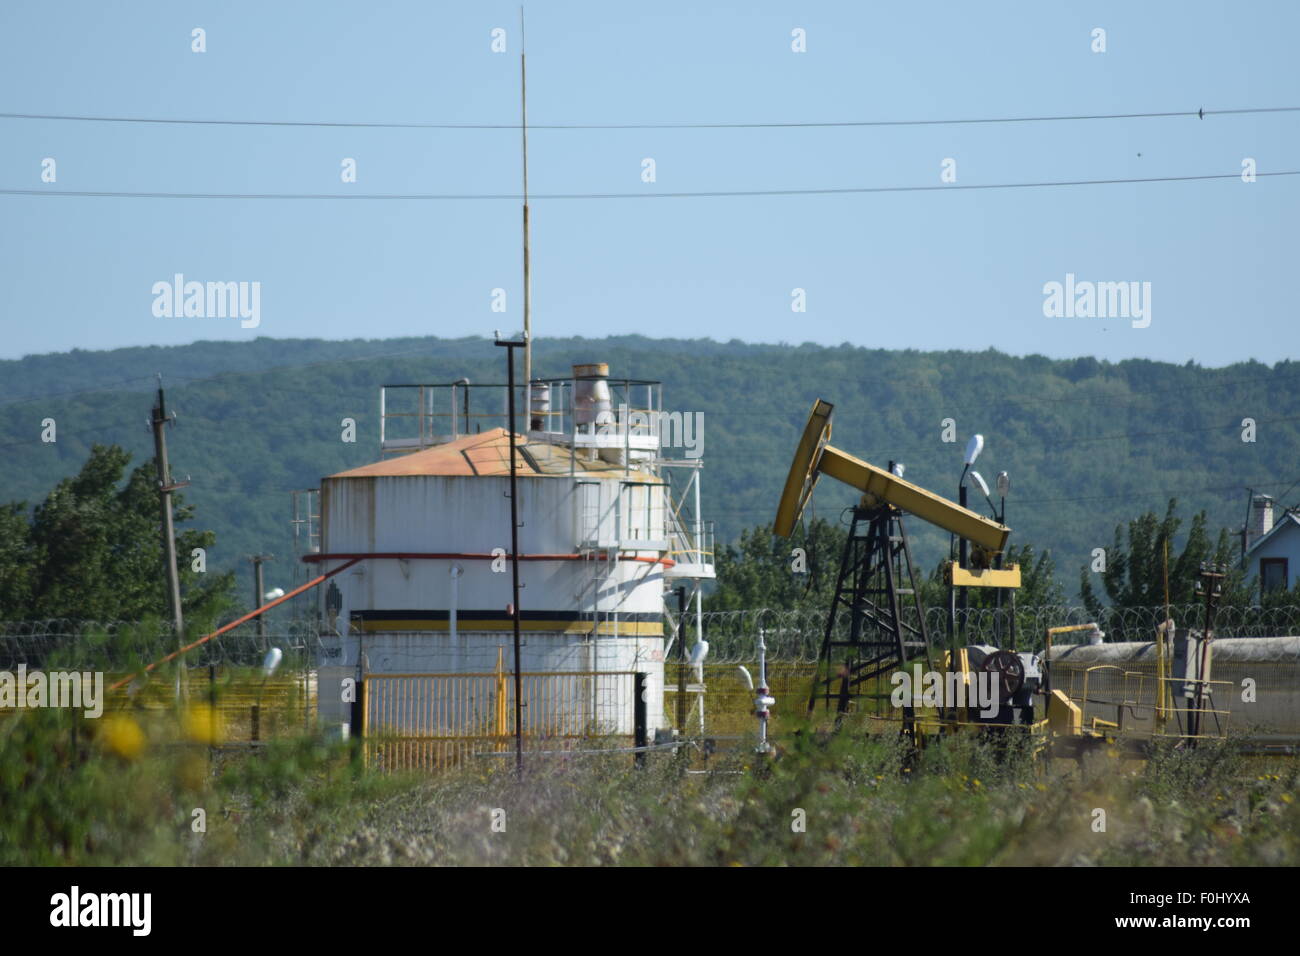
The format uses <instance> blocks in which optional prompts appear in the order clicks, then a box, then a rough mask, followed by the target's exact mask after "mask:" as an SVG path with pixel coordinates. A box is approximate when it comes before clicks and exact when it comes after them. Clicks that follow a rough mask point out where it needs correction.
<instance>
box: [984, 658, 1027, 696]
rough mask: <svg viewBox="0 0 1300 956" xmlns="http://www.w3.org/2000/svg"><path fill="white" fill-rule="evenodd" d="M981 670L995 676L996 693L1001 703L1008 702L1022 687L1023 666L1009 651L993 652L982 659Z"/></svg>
mask: <svg viewBox="0 0 1300 956" xmlns="http://www.w3.org/2000/svg"><path fill="white" fill-rule="evenodd" d="M981 670H984V671H987V672H988V673H990V674H994V675H996V676H997V680H998V691H999V692H1000V693H1001V695H1002V700H1003V702H1007V701H1009V700H1010V699H1011V698H1012V697H1013V696H1014V695H1015V693H1016V691H1018V690H1020V688H1021V687H1023V686H1024V683H1025V665H1024V662H1023V661H1021V660H1020V657H1019V656H1018V655H1016V654H1013V653H1012V652H1011V651H995V652H994V653H992V654H990V655H989V656H988V657H986V658H984V664H983V666H982V667H981Z"/></svg>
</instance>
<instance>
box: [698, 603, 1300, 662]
mask: <svg viewBox="0 0 1300 956" xmlns="http://www.w3.org/2000/svg"><path fill="white" fill-rule="evenodd" d="M1166 616H1168V617H1169V618H1170V619H1172V620H1173V621H1174V623H1175V624H1176V625H1177V626H1178V627H1179V628H1180V629H1188V628H1190V629H1192V630H1198V629H1199V628H1200V627H1201V626H1202V624H1203V621H1204V616H1205V606H1204V605H1203V604H1199V603H1197V604H1177V605H1170V606H1169V607H1168V608H1166V607H1165V606H1164V605H1155V606H1151V607H1118V608H1100V609H1089V608H1087V607H1083V606H1081V605H1063V604H1061V605H1038V606H1024V607H1018V608H1015V609H1014V610H1012V609H1011V608H1007V607H1004V608H968V609H964V610H963V609H958V610H957V612H956V613H955V615H954V616H953V624H955V627H956V630H957V633H958V635H959V637H960V641H961V643H962V644H992V645H996V646H999V647H1002V646H1007V644H1008V643H1009V641H1010V639H1011V635H1012V625H1013V624H1014V627H1015V632H1014V633H1015V643H1016V646H1017V647H1018V648H1020V649H1022V650H1040V649H1042V647H1043V646H1044V645H1045V643H1046V638H1047V629H1048V628H1053V627H1066V626H1078V625H1086V624H1094V623H1095V624H1096V625H1097V628H1098V630H1100V631H1101V632H1102V634H1103V635H1104V640H1105V641H1106V642H1107V643H1117V642H1123V641H1139V642H1145V641H1150V640H1152V639H1153V637H1154V635H1155V633H1156V628H1157V627H1159V626H1160V625H1161V624H1162V623H1163V622H1164V621H1165V619H1166ZM826 620H827V615H826V612H825V611H824V610H819V609H816V608H800V609H781V608H755V609H750V610H729V611H705V612H704V613H703V632H704V639H705V640H706V641H708V643H709V650H708V660H709V661H710V662H712V663H718V664H741V663H749V662H752V661H754V660H756V658H757V646H758V638H759V636H760V635H761V636H762V638H763V640H764V643H765V644H766V645H767V659H768V660H770V661H784V662H790V663H800V662H802V663H814V662H816V660H817V657H818V654H819V652H820V649H821V646H822V643H823V641H824V639H825V636H826ZM904 620H906V621H908V622H909V623H911V624H913V625H915V623H916V620H915V613H914V612H912V611H911V609H907V612H905V614H904ZM925 626H926V632H927V634H928V636H929V639H930V644H931V646H932V647H942V646H946V645H947V643H948V635H949V628H950V622H949V612H948V610H947V609H946V608H941V607H937V608H928V609H926V612H925ZM851 627H852V622H851V616H850V615H849V614H847V613H840V614H837V615H836V620H835V627H834V630H833V634H832V636H833V638H834V639H835V640H837V641H839V640H847V639H848V638H849V637H850V630H851ZM1213 632H1214V635H1215V636H1216V637H1219V638H1230V637H1291V636H1295V635H1300V606H1297V605H1285V606H1278V607H1241V606H1235V607H1233V606H1230V607H1220V608H1218V609H1217V610H1216V612H1215V617H1214V627H1213ZM1088 639H1089V633H1088V631H1075V632H1072V633H1066V634H1059V635H1056V636H1055V637H1054V639H1053V643H1054V644H1076V643H1081V642H1084V641H1087V640H1088Z"/></svg>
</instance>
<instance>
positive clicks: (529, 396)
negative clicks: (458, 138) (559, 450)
mask: <svg viewBox="0 0 1300 956" xmlns="http://www.w3.org/2000/svg"><path fill="white" fill-rule="evenodd" d="M519 110H520V129H521V130H522V133H523V152H524V164H523V165H524V343H523V344H524V428H525V429H528V428H531V427H532V420H533V418H532V415H533V327H532V301H533V282H532V277H531V273H530V262H529V235H528V233H529V229H528V53H527V50H526V45H525V40H524V8H523V7H522V6H521V7H520V8H519ZM497 344H498V345H499V344H500V343H499V342H498V343H497ZM510 354H511V356H512V358H511V360H510V365H511V368H512V369H513V368H514V358H513V356H514V353H513V352H511V353H510ZM510 393H511V395H513V394H514V387H513V386H512V387H511V389H510ZM513 423H514V416H513V415H511V428H512V429H513V428H514V424H513Z"/></svg>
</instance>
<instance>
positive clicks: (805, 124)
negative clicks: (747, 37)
mask: <svg viewBox="0 0 1300 956" xmlns="http://www.w3.org/2000/svg"><path fill="white" fill-rule="evenodd" d="M1295 112H1300V106H1263V107H1248V108H1242V109H1223V110H1207V109H1195V110H1166V111H1163V112H1154V113H1074V114H1065V115H1060V116H984V117H963V118H960V119H911V120H830V121H824V122H819V121H796V122H761V123H529V124H528V128H529V129H553V130H606V129H607V130H621V129H628V130H632V129H844V128H867V127H890V126H970V125H980V124H994V123H1064V122H1080V121H1093V120H1127V119H1170V118H1178V117H1181V118H1184V119H1189V118H1192V117H1195V118H1198V119H1204V118H1205V117H1207V116H1243V115H1247V114H1262V113H1295ZM0 119H17V120H53V121H56V122H79V123H137V124H147V125H161V126H286V127H309V128H318V129H446V130H476V129H478V130H518V129H521V128H522V127H521V126H520V124H518V123H352V122H326V121H299V120H232V119H171V118H162V117H148V116H76V115H69V114H63V113H0Z"/></svg>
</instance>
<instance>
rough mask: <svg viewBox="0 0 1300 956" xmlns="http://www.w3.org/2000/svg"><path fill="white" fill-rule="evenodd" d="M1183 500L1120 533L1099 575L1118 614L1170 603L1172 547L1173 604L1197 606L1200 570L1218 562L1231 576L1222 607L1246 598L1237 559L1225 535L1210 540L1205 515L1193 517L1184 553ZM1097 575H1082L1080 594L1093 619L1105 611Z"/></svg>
mask: <svg viewBox="0 0 1300 956" xmlns="http://www.w3.org/2000/svg"><path fill="white" fill-rule="evenodd" d="M1177 510H1178V499H1176V498H1170V499H1169V506H1168V507H1167V508H1166V509H1165V514H1164V517H1163V518H1161V517H1159V516H1158V515H1157V514H1156V512H1154V511H1148V512H1146V513H1145V514H1142V515H1139V516H1138V517H1136V518H1134V519H1132V520H1131V521H1129V522H1128V524H1127V526H1125V525H1118V526H1116V528H1115V537H1114V541H1113V543H1112V544H1111V546H1110V547H1109V548H1107V549H1106V553H1105V562H1106V565H1105V570H1104V571H1102V572H1101V573H1100V577H1101V585H1102V589H1103V591H1104V592H1105V598H1106V600H1107V601H1108V602H1109V604H1110V605H1111V606H1112V607H1114V608H1121V609H1122V608H1135V607H1154V606H1156V605H1160V604H1164V603H1165V561H1166V559H1165V551H1166V547H1168V572H1169V577H1168V581H1169V603H1170V604H1185V603H1189V602H1192V601H1195V600H1196V581H1197V575H1198V572H1199V570H1200V567H1201V564H1202V563H1204V562H1213V563H1218V564H1222V565H1225V566H1228V567H1230V568H1231V570H1230V571H1229V573H1228V577H1227V579H1226V580H1225V581H1224V599H1223V603H1241V602H1243V601H1244V600H1245V599H1246V598H1245V595H1246V589H1245V587H1244V582H1243V574H1242V572H1241V570H1240V569H1239V568H1238V567H1237V565H1236V563H1235V561H1234V560H1233V559H1234V554H1233V548H1232V543H1231V539H1230V538H1229V536H1228V532H1227V530H1226V529H1222V530H1220V531H1219V534H1218V537H1217V539H1215V540H1213V541H1212V540H1211V539H1210V534H1209V531H1208V519H1207V517H1206V513H1205V512H1204V511H1201V512H1198V513H1196V514H1195V515H1193V516H1192V523H1191V527H1190V528H1189V529H1188V531H1187V536H1186V539H1185V541H1184V542H1183V548H1182V551H1181V552H1179V551H1178V550H1177V549H1176V547H1175V546H1174V537H1175V535H1177V534H1178V530H1179V528H1180V527H1181V526H1182V519H1181V518H1179V517H1178V515H1177ZM1096 578H1097V574H1096V573H1095V572H1093V571H1092V570H1091V567H1090V566H1087V565H1085V566H1084V567H1083V568H1082V569H1081V571H1080V574H1079V592H1080V594H1081V596H1082V597H1083V603H1084V605H1085V606H1086V607H1087V608H1088V610H1089V612H1091V613H1093V614H1097V613H1100V611H1101V610H1102V606H1103V601H1102V597H1101V595H1099V594H1098V593H1097V590H1096V588H1095V586H1094V582H1095V581H1096Z"/></svg>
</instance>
